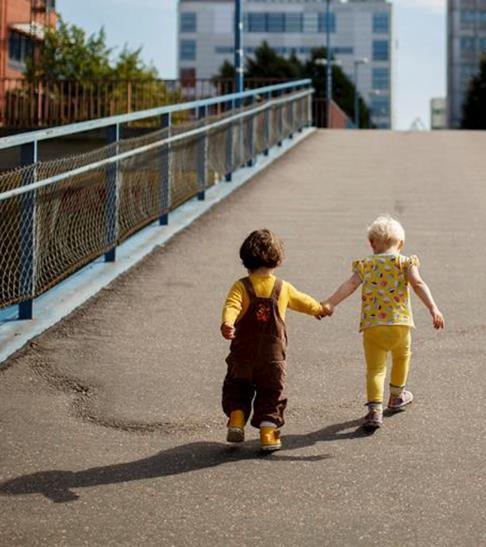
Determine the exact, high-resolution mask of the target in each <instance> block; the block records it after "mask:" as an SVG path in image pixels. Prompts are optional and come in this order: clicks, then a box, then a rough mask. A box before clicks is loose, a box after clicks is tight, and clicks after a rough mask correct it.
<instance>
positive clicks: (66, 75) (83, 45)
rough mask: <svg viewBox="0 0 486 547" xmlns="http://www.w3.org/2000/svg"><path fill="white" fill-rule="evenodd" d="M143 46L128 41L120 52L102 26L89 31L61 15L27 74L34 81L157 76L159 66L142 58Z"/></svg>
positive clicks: (144, 78) (151, 78)
mask: <svg viewBox="0 0 486 547" xmlns="http://www.w3.org/2000/svg"><path fill="white" fill-rule="evenodd" d="M141 51H142V49H141V48H139V49H136V50H130V49H128V47H127V46H126V45H125V46H124V48H123V49H122V50H121V52H120V53H119V54H118V56H114V55H113V50H112V49H110V48H109V47H108V46H107V45H106V33H105V30H104V29H103V28H101V29H100V30H99V31H98V32H97V33H94V34H91V35H89V36H88V35H87V34H86V32H85V31H84V30H83V29H82V28H80V27H78V26H76V25H73V24H70V23H66V22H65V21H63V20H62V19H59V22H58V25H57V27H56V28H53V29H49V30H47V32H46V36H45V40H44V42H43V44H42V47H41V48H40V51H39V52H38V55H36V56H35V59H31V60H30V61H29V62H28V63H27V69H26V77H27V79H28V80H30V81H34V80H39V79H46V80H76V81H79V82H86V83H87V82H90V81H94V80H107V79H110V80H117V79H138V80H155V79H156V78H157V70H156V69H155V67H154V66H152V65H146V64H145V63H144V62H143V60H142V58H141Z"/></svg>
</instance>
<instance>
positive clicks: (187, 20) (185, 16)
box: [180, 12, 197, 32]
mask: <svg viewBox="0 0 486 547" xmlns="http://www.w3.org/2000/svg"><path fill="white" fill-rule="evenodd" d="M180 29H181V32H197V15H196V14H195V13H190V12H185V13H181V20H180Z"/></svg>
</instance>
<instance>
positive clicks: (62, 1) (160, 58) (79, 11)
mask: <svg viewBox="0 0 486 547" xmlns="http://www.w3.org/2000/svg"><path fill="white" fill-rule="evenodd" d="M392 2H393V4H394V33H395V50H394V54H395V74H394V100H393V103H394V104H393V106H394V118H395V123H394V128H395V129H409V128H410V126H411V125H412V123H413V122H414V120H415V119H416V118H420V120H421V121H422V122H423V124H424V125H425V126H426V127H428V126H429V118H430V107H429V104H430V99H431V98H432V97H445V93H446V83H445V77H446V76H445V74H446V45H445V44H446V42H445V40H446V21H445V11H446V0H392ZM176 5H177V0H83V1H82V2H80V1H79V0H58V1H57V9H58V11H59V12H60V13H61V15H62V16H63V18H64V19H65V20H66V21H69V22H71V23H75V24H76V25H79V26H81V27H83V28H84V29H85V30H86V31H87V32H88V33H93V32H96V31H98V30H99V28H100V27H102V26H104V27H105V30H106V34H107V42H108V45H109V46H110V47H118V48H121V47H123V45H124V44H127V45H128V46H129V47H131V48H138V47H140V46H143V50H142V56H143V58H144V60H146V61H153V63H154V65H155V66H156V67H157V69H158V70H159V74H160V76H161V77H162V78H168V79H170V78H176V77H177V74H176V55H177V46H176V38H177V17H176V13H177V11H176Z"/></svg>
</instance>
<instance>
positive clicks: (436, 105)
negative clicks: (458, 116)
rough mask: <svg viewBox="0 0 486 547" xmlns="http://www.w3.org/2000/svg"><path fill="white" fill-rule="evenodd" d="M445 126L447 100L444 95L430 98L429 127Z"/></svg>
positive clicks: (438, 127) (441, 127) (442, 127)
mask: <svg viewBox="0 0 486 547" xmlns="http://www.w3.org/2000/svg"><path fill="white" fill-rule="evenodd" d="M446 128H447V101H446V99H445V98H444V97H434V98H432V99H430V129H446Z"/></svg>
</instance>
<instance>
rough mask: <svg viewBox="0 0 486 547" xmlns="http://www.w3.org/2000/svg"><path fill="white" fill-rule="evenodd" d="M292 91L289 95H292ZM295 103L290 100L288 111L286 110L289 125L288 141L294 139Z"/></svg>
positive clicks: (291, 90)
mask: <svg viewBox="0 0 486 547" xmlns="http://www.w3.org/2000/svg"><path fill="white" fill-rule="evenodd" d="M293 91H294V90H293V89H290V90H289V94H292V92H293ZM294 109H295V101H294V100H293V99H291V100H290V104H289V109H288V115H289V119H288V122H289V125H290V133H289V139H293V138H294V120H295V112H294Z"/></svg>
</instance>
